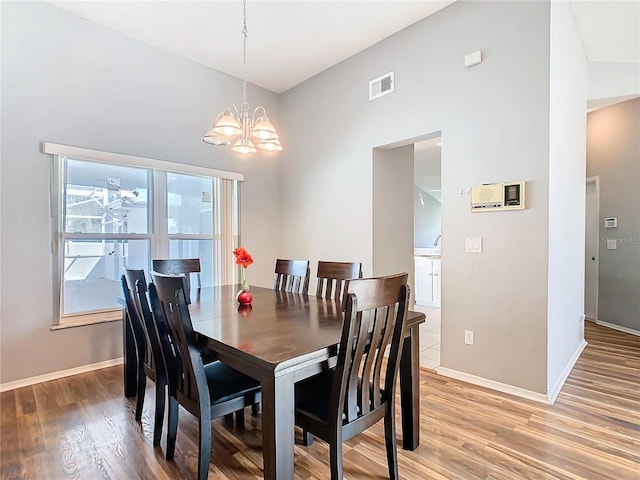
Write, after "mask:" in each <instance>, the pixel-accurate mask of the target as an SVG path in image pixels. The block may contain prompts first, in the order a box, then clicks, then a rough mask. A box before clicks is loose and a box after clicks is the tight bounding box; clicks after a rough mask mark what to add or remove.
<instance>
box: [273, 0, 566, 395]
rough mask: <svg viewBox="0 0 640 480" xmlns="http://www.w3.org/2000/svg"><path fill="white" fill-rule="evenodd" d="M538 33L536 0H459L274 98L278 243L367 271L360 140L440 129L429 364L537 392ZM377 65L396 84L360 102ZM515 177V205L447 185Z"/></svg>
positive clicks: (543, 264)
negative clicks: (520, 198) (435, 310)
mask: <svg viewBox="0 0 640 480" xmlns="http://www.w3.org/2000/svg"><path fill="white" fill-rule="evenodd" d="M471 18H472V19H474V21H473V22H471V21H469V19H471ZM549 36H550V6H549V3H547V2H537V1H533V2H465V1H459V2H456V3H454V4H452V5H451V6H449V7H447V8H445V9H443V10H441V11H439V12H438V13H436V14H435V15H433V16H431V17H428V18H426V19H424V20H423V21H421V22H419V23H417V24H415V25H413V26H411V27H409V28H407V29H405V30H403V31H401V32H399V33H398V34H396V35H394V36H392V37H390V38H388V39H386V40H384V41H382V42H380V43H378V44H377V45H375V46H373V47H371V48H369V49H367V50H365V51H364V52H362V53H360V54H358V55H356V56H354V57H351V58H349V59H348V60H346V61H344V62H342V63H341V64H339V65H337V66H335V67H333V68H331V69H329V70H327V71H325V72H323V73H321V74H319V75H317V76H316V77H313V78H312V79H310V80H308V81H307V82H305V83H304V84H302V85H300V86H298V87H296V88H294V89H292V90H290V91H288V92H287V93H285V94H284V95H283V97H282V103H281V112H282V113H283V115H284V116H283V119H284V123H285V125H286V129H287V131H286V132H285V134H286V137H287V138H291V139H295V142H292V144H291V146H290V148H289V149H288V150H287V151H286V152H284V153H285V155H284V156H283V162H282V169H281V188H282V191H281V195H282V203H281V205H282V227H283V235H282V241H283V244H284V245H285V246H286V249H287V250H288V251H291V252H294V253H295V254H296V256H301V257H310V258H312V259H313V258H314V257H315V258H318V257H325V258H332V257H335V256H339V255H341V256H347V257H353V258H362V259H363V261H364V262H365V263H364V270H365V274H370V273H371V272H372V271H375V270H376V266H375V265H372V262H373V261H374V255H373V251H372V245H374V243H375V239H374V238H373V235H374V234H373V229H372V226H371V222H372V218H373V211H372V198H373V192H372V189H373V179H372V172H373V168H372V157H373V155H372V149H373V148H374V147H377V146H380V145H389V144H393V143H394V142H398V143H399V144H402V143H403V142H404V143H409V142H406V139H414V138H418V137H420V136H423V135H426V134H428V133H430V132H435V131H441V132H442V141H443V145H446V148H443V150H442V190H443V192H442V194H443V198H442V233H443V237H444V238H446V242H443V247H442V254H443V257H446V261H445V262H443V275H442V276H443V286H442V291H443V297H442V357H441V358H442V365H443V366H445V367H447V368H450V369H452V370H456V371H460V372H465V373H468V374H473V375H477V376H480V377H484V378H487V379H490V380H494V381H497V382H502V383H506V384H510V385H514V386H517V387H521V388H524V389H528V390H531V391H534V392H540V393H544V392H546V390H547V287H548V269H547V258H548V248H549V235H548V222H549V108H550V99H549V81H550V80H549V62H550V57H549V49H550V39H549ZM478 49H482V51H483V59H484V60H483V62H482V63H481V64H480V65H477V66H475V67H472V68H470V69H465V68H464V65H463V61H464V56H465V55H466V54H467V53H470V52H473V51H475V50H478ZM390 70H394V71H395V81H396V84H395V92H394V93H392V94H390V95H386V96H384V97H381V98H380V99H377V100H375V101H372V102H369V101H368V98H367V85H368V81H369V80H370V79H372V78H375V77H377V76H379V75H381V74H383V73H385V72H388V71H390ZM336 115H339V116H338V117H336ZM336 118H339V119H340V120H339V121H336ZM310 119H313V128H309V127H310V124H309V121H310ZM520 179H523V180H527V182H528V184H527V189H528V190H527V194H528V195H527V200H528V208H527V209H526V210H524V211H513V212H501V213H484V214H479V213H471V212H470V208H469V197H468V196H467V195H460V194H459V193H458V191H459V189H460V188H466V187H470V186H472V185H479V184H482V183H487V182H501V181H509V180H520ZM328 185H331V190H332V192H331V195H327V193H326V191H327V186H328ZM559 208H563V207H562V206H559ZM475 236H479V237H483V240H484V253H483V254H480V255H471V254H465V253H464V245H465V237H475ZM578 247H579V246H576V248H578ZM505 279H508V281H507V280H505ZM576 281H578V280H576ZM570 283H571V285H567V286H566V288H573V283H575V282H574V281H571V282H570ZM465 329H469V330H474V331H475V334H476V336H475V338H476V344H475V346H473V347H470V346H466V345H464V330H465Z"/></svg>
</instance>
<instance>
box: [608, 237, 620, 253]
mask: <svg viewBox="0 0 640 480" xmlns="http://www.w3.org/2000/svg"><path fill="white" fill-rule="evenodd" d="M617 248H618V244H617V242H616V239H615V238H607V250H616V249H617Z"/></svg>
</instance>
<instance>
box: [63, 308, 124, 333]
mask: <svg viewBox="0 0 640 480" xmlns="http://www.w3.org/2000/svg"><path fill="white" fill-rule="evenodd" d="M122 315H123V314H122V310H110V311H106V312H96V313H88V314H84V315H72V316H68V317H62V318H61V319H60V323H58V324H57V325H52V326H51V330H64V329H67V328H75V327H85V326H87V325H97V324H100V323H111V322H119V321H122Z"/></svg>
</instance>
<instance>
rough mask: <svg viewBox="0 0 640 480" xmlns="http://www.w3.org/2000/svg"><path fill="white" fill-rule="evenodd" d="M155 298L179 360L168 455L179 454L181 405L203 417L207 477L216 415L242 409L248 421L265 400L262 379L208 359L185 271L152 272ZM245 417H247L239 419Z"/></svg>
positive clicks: (168, 354)
mask: <svg viewBox="0 0 640 480" xmlns="http://www.w3.org/2000/svg"><path fill="white" fill-rule="evenodd" d="M151 276H152V278H153V283H152V284H150V285H149V298H150V301H151V305H152V308H153V311H154V314H155V315H162V316H163V317H164V321H165V322H166V325H167V326H168V330H169V334H170V337H171V339H172V346H173V348H172V349H169V350H166V349H165V350H163V353H164V356H165V359H166V361H167V363H169V362H170V361H172V362H174V365H175V369H174V370H173V373H172V374H171V375H170V376H169V379H168V380H169V416H168V427H167V430H168V432H167V460H171V459H172V458H173V457H174V454H175V445H176V433H177V428H178V411H179V405H182V406H183V407H184V408H185V410H187V411H188V412H189V413H191V414H192V415H194V416H195V417H197V418H198V428H199V449H198V479H199V480H204V479H206V478H207V475H208V470H209V458H210V456H211V421H212V419H214V418H217V417H220V416H226V415H228V414H231V413H233V412H236V421H237V423H238V425H239V426H243V425H244V408H245V407H247V406H253V405H254V404H256V403H258V402H260V400H261V394H260V383H259V382H258V381H257V380H255V379H253V378H251V377H248V376H247V375H244V374H243V373H240V372H238V371H237V370H234V369H233V368H231V367H229V366H227V365H225V364H224V363H222V362H221V361H215V362H212V363H209V364H207V365H204V364H203V361H202V354H201V352H200V350H199V348H198V345H197V343H196V337H195V333H194V331H193V325H192V323H191V316H190V314H189V308H188V306H187V301H186V297H185V292H184V284H183V281H182V278H181V277H176V276H168V275H162V274H158V273H152V274H151ZM239 419H241V422H240V421H239Z"/></svg>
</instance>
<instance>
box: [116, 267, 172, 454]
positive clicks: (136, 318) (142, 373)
mask: <svg viewBox="0 0 640 480" xmlns="http://www.w3.org/2000/svg"><path fill="white" fill-rule="evenodd" d="M121 282H122V292H123V294H124V298H125V304H126V309H127V317H128V319H129V321H130V324H131V329H132V331H133V335H134V342H135V345H136V354H137V355H136V356H137V365H138V369H137V382H136V413H135V418H136V421H138V422H139V421H140V420H141V419H142V409H143V406H144V396H145V391H146V386H147V378H149V379H150V380H151V381H152V382H154V383H155V394H156V395H155V396H156V411H155V420H154V426H153V446H154V447H157V446H159V445H160V438H161V436H162V423H163V420H164V407H165V387H166V385H167V373H166V368H165V364H164V358H163V356H162V349H161V346H160V340H159V338H158V333H157V330H156V326H155V324H154V319H153V317H152V315H151V312H150V310H149V303H148V301H147V297H146V291H147V288H146V285H147V284H146V279H145V276H144V270H138V269H134V268H127V267H125V269H124V275H122V277H121Z"/></svg>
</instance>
